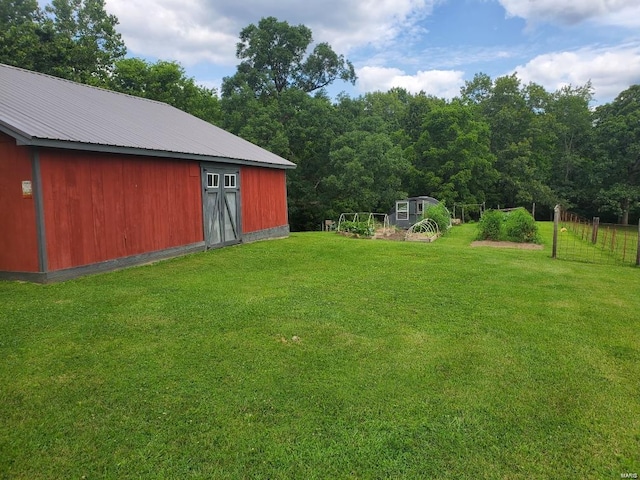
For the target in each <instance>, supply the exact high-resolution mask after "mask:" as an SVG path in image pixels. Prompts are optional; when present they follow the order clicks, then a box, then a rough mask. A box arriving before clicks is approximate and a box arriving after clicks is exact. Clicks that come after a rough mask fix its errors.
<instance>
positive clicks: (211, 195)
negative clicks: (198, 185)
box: [202, 165, 241, 248]
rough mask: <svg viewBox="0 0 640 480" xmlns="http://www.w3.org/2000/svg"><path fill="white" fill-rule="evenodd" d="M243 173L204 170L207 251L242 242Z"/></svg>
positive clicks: (222, 169) (203, 196) (208, 168)
mask: <svg viewBox="0 0 640 480" xmlns="http://www.w3.org/2000/svg"><path fill="white" fill-rule="evenodd" d="M239 177H240V175H239V171H238V170H231V169H224V168H216V167H215V166H207V165H205V166H203V167H202V184H203V195H202V201H203V208H204V212H203V214H204V240H205V243H206V245H207V248H212V247H218V246H223V245H231V244H234V243H239V242H240V240H241V233H240V185H239V179H240V178H239Z"/></svg>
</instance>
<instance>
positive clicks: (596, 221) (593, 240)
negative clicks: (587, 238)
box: [591, 217, 600, 245]
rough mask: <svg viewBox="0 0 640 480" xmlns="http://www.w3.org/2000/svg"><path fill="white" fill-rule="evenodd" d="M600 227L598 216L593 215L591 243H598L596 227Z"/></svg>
mask: <svg viewBox="0 0 640 480" xmlns="http://www.w3.org/2000/svg"><path fill="white" fill-rule="evenodd" d="M599 228H600V217H593V231H592V232H591V243H593V244H594V245H595V244H596V243H598V229H599Z"/></svg>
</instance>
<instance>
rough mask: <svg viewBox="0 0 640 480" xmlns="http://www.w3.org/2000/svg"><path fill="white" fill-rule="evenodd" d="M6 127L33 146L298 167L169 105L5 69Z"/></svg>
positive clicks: (1, 96) (1, 94)
mask: <svg viewBox="0 0 640 480" xmlns="http://www.w3.org/2000/svg"><path fill="white" fill-rule="evenodd" d="M0 124H2V125H4V126H5V127H7V128H8V129H9V130H11V131H13V132H15V133H16V134H17V135H19V136H20V137H22V140H23V141H24V140H25V139H26V142H25V143H27V144H34V145H37V144H41V143H42V142H43V141H46V142H47V143H48V144H51V142H52V141H53V142H60V146H62V147H64V146H65V145H68V146H70V147H71V148H73V146H74V145H83V146H84V149H86V147H87V146H90V145H92V144H93V145H101V146H109V147H115V148H116V149H117V148H120V147H121V148H126V149H127V150H130V149H139V150H141V151H144V152H145V153H146V154H152V152H154V151H157V152H165V153H163V154H162V156H166V152H174V153H179V154H182V155H181V156H184V155H187V156H193V157H194V158H198V157H206V158H211V157H219V158H229V159H234V160H240V161H246V162H248V163H251V164H265V166H267V165H268V166H273V167H279V168H293V167H295V164H293V163H292V162H290V161H288V160H285V159H284V158H282V157H280V156H278V155H275V154H273V153H271V152H269V151H267V150H265V149H263V148H261V147H258V146H257V145H254V144H253V143H251V142H248V141H246V140H243V139H242V138H240V137H237V136H235V135H233V134H231V133H229V132H227V131H225V130H223V129H221V128H219V127H216V126H215V125H212V124H210V123H208V122H205V121H204V120H201V119H199V118H197V117H194V116H193V115H189V114H187V113H185V112H183V111H181V110H178V109H177V108H174V107H172V106H170V105H167V104H165V103H161V102H156V101H153V100H147V99H143V98H138V97H133V96H130V95H125V94H122V93H116V92H112V91H109V90H104V89H101V88H96V87H91V86H87V85H82V84H79V83H75V82H71V81H68V80H63V79H60V78H56V77H52V76H49V75H44V74H41V73H35V72H30V71H28V70H23V69H20V68H16V67H11V66H8V65H3V64H0Z"/></svg>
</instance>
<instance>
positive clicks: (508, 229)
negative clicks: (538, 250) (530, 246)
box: [505, 208, 538, 243]
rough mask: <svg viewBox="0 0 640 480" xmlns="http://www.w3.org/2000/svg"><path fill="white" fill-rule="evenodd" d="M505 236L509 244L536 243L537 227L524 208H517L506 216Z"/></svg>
mask: <svg viewBox="0 0 640 480" xmlns="http://www.w3.org/2000/svg"><path fill="white" fill-rule="evenodd" d="M505 236H506V239H507V240H509V241H510V242H520V243H531V242H536V241H537V239H538V226H537V225H536V221H535V220H534V218H533V217H532V216H531V214H530V213H529V212H527V211H526V210H525V209H524V208H518V209H516V210H514V211H512V212H511V213H509V215H507V220H506V222H505Z"/></svg>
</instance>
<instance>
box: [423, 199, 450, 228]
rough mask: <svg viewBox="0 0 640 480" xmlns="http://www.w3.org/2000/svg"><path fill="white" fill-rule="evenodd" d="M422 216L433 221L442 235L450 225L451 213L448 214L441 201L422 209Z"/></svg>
mask: <svg viewBox="0 0 640 480" xmlns="http://www.w3.org/2000/svg"><path fill="white" fill-rule="evenodd" d="M423 217H424V218H430V219H431V220H433V221H434V222H436V223H437V224H438V229H439V230H440V234H441V235H444V234H445V233H447V231H448V230H449V227H451V215H450V214H449V210H447V207H445V206H444V204H443V203H438V204H437V205H430V206H429V207H427V209H426V210H425V211H424V214H423Z"/></svg>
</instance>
